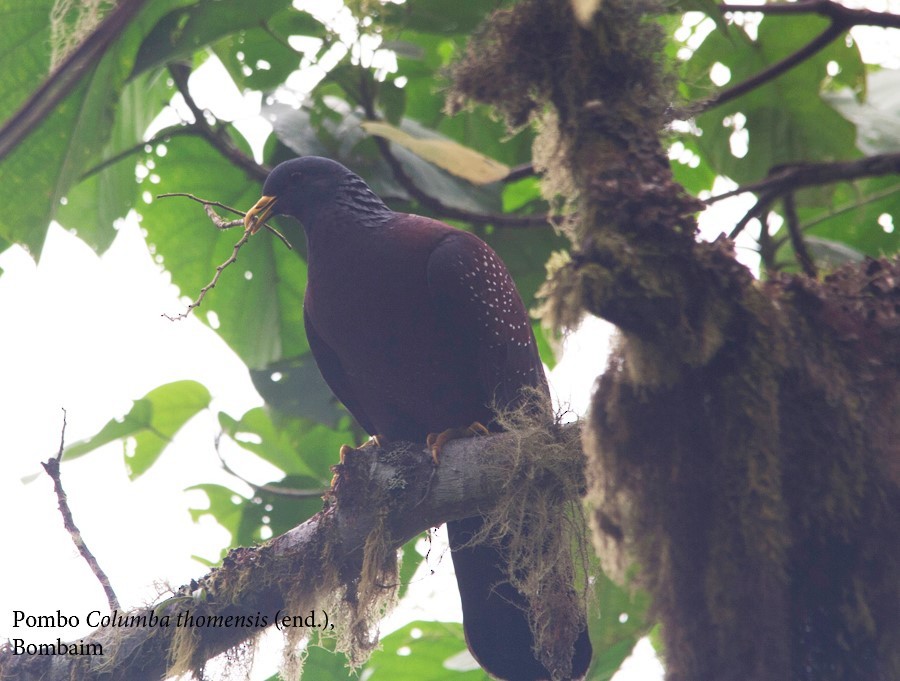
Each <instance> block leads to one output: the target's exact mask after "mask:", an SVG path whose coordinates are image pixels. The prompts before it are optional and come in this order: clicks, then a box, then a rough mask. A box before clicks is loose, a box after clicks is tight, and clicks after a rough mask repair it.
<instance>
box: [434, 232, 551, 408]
mask: <svg viewBox="0 0 900 681" xmlns="http://www.w3.org/2000/svg"><path fill="white" fill-rule="evenodd" d="M427 278H428V287H429V290H430V292H431V298H432V301H433V304H434V306H435V311H436V312H437V316H438V319H440V320H442V321H443V322H445V323H447V324H448V325H449V331H450V332H451V334H452V337H453V338H456V339H458V342H460V343H469V344H471V346H472V347H473V348H474V352H475V356H476V357H477V360H476V361H477V367H476V370H477V372H478V378H479V381H480V384H481V386H482V388H483V390H484V394H485V399H486V400H487V403H488V404H489V405H490V406H492V407H495V408H496V407H500V408H509V407H513V406H516V405H517V404H518V403H519V402H520V400H521V399H522V387H523V386H534V387H537V388H538V389H539V390H541V391H542V392H543V393H544V394H545V395H549V391H548V388H547V380H546V377H545V376H544V368H543V365H542V363H541V359H540V356H539V354H538V350H537V343H535V340H534V334H533V332H532V329H531V320H530V319H529V316H528V311H527V310H526V309H525V305H524V303H523V302H522V299H521V297H520V296H519V293H518V291H517V290H516V286H515V284H514V283H513V280H512V277H511V276H510V274H509V272H508V271H507V269H506V266H505V265H504V264H503V261H502V260H500V258H499V256H498V255H497V254H496V253H495V252H494V251H493V249H491V247H490V246H488V245H487V244H486V243H484V242H483V241H481V240H480V239H479V238H478V237H476V236H474V235H472V234H469V233H468V232H463V231H456V232H453V233H451V234H448V235H447V236H446V237H444V238H443V239H442V240H441V241H439V242H438V244H437V245H436V246H435V247H434V249H433V250H432V252H431V255H430V257H429V259H428V266H427ZM463 425H465V424H463Z"/></svg>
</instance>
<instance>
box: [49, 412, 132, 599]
mask: <svg viewBox="0 0 900 681" xmlns="http://www.w3.org/2000/svg"><path fill="white" fill-rule="evenodd" d="M62 413H63V423H62V431H61V432H60V435H59V451H58V452H57V454H56V456H55V457H50V459H48V460H47V461H42V462H41V466H43V467H44V470H45V471H46V472H47V475H49V476H50V479H51V480H53V491H54V492H56V499H57V501H58V502H59V513H60V515H62V519H63V526H65V528H66V532H68V533H69V536H70V537H71V538H72V541H73V542H74V544H75V548H77V549H78V553H80V554H81V557H82V558H84V560H85V562H86V563H87V564H88V567H89V568H90V569H91V572H93V573H94V576H95V577H96V578H97V581H98V582H100V586H102V587H103V592H104V593H105V594H106V600H107V601H108V602H109V609H110V611H113V610H118V609H119V608H120V607H121V606H120V605H119V598H118V597H117V596H116V592H115V591H114V590H113V588H112V584H110V582H109V577H107V576H106V573H105V572H103V569H102V568H101V567H100V564H99V563H98V562H97V559H96V558H95V557H94V554H93V553H91V551H90V549H88V547H87V544H85V542H84V538H83V537H82V536H81V531H80V530H79V529H78V528H77V527H76V526H75V520H74V518H73V517H72V510H71V509H70V508H69V501H68V499H67V497H66V492H65V490H64V489H63V486H62V476H61V475H60V468H59V464H60V462H61V461H62V455H63V450H64V449H65V445H66V410H65V409H63V410H62Z"/></svg>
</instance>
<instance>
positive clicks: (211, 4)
mask: <svg viewBox="0 0 900 681" xmlns="http://www.w3.org/2000/svg"><path fill="white" fill-rule="evenodd" d="M285 11H287V12H290V13H291V14H292V15H296V18H297V19H301V20H302V23H301V24H299V25H297V27H296V28H297V30H298V32H300V31H302V30H303V29H304V28H306V29H307V30H310V31H315V30H317V29H321V25H320V24H319V23H318V22H317V21H316V20H315V19H313V18H312V17H311V16H310V15H309V14H307V13H306V12H299V11H297V10H294V9H293V8H292V7H291V2H290V0H256V1H255V2H251V3H248V2H244V0H200V1H199V2H196V3H194V4H193V5H191V6H189V7H184V8H181V9H176V10H174V11H172V12H170V13H168V14H167V15H166V16H164V17H163V18H162V19H160V20H159V22H158V23H157V24H156V25H155V26H154V27H153V30H152V31H150V33H149V34H148V35H147V37H146V39H145V40H144V42H143V43H142V45H141V49H140V51H139V52H138V55H137V58H136V59H135V64H134V72H135V73H141V72H143V71H146V70H148V69H152V68H154V67H158V66H162V65H163V64H166V63H168V62H171V61H174V60H177V59H184V58H185V57H189V56H191V55H193V54H194V53H195V52H197V51H198V50H200V49H201V48H203V47H205V46H207V45H210V44H212V43H214V42H215V41H217V40H219V39H221V38H223V37H225V36H229V35H231V34H234V33H237V32H238V31H240V30H241V29H248V28H258V27H259V26H260V24H262V23H263V22H268V21H270V20H271V19H272V17H273V16H277V15H278V14H279V13H280V12H285Z"/></svg>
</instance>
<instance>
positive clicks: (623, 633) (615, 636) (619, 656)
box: [587, 568, 651, 681]
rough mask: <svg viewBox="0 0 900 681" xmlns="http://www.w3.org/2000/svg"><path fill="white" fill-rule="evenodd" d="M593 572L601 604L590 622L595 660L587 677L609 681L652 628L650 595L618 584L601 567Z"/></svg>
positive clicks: (593, 679)
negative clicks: (648, 614)
mask: <svg viewBox="0 0 900 681" xmlns="http://www.w3.org/2000/svg"><path fill="white" fill-rule="evenodd" d="M593 573H594V574H595V579H596V582H595V593H596V596H597V600H596V605H597V607H596V609H592V612H591V618H590V621H589V623H588V625H589V628H590V634H591V644H592V645H593V646H594V660H593V662H592V663H591V668H590V671H589V673H588V676H587V678H588V679H589V680H590V681H608V680H609V679H611V678H612V677H613V675H614V674H615V673H616V672H617V671H618V669H619V667H621V665H622V662H624V661H625V658H627V657H628V656H629V655H630V654H631V651H632V650H633V649H634V646H635V645H636V644H637V642H638V641H639V640H640V639H641V638H642V637H643V636H645V635H646V634H647V632H648V631H649V630H650V627H651V623H649V622H648V621H647V609H648V608H649V606H650V597H649V595H647V594H646V593H644V592H642V591H637V590H632V589H629V588H628V587H621V586H619V585H617V584H615V583H614V582H613V581H612V580H610V579H609V578H608V577H607V576H606V575H604V574H603V572H602V571H601V570H599V568H598V569H595V570H594V571H593Z"/></svg>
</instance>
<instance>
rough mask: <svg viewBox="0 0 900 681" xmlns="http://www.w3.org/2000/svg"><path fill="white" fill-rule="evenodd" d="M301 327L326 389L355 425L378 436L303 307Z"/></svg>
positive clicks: (326, 344)
mask: <svg viewBox="0 0 900 681" xmlns="http://www.w3.org/2000/svg"><path fill="white" fill-rule="evenodd" d="M303 326H304V327H305V328H306V338H307V340H308V341H309V349H310V350H312V354H313V357H314V358H315V360H316V364H317V365H318V367H319V371H320V372H321V374H322V378H324V379H325V382H326V383H327V384H328V387H329V388H331V392H333V393H334V396H335V397H337V398H338V400H340V401H341V403H342V404H343V405H344V406H345V407H347V410H348V411H349V412H350V413H351V414H352V415H353V418H355V419H356V421H357V423H359V425H360V426H362V427H363V430H365V431H366V432H367V433H368V434H369V435H378V432H377V431H376V429H375V425H374V424H373V423H372V421H371V419H370V418H369V417H368V416H367V415H366V412H365V410H364V409H363V408H362V404H361V403H360V401H359V399H358V398H357V397H356V393H355V391H354V390H353V386H352V385H350V381H349V380H348V377H347V373H346V372H345V371H344V367H343V366H342V365H341V360H340V359H339V358H338V356H337V353H335V351H334V350H332V348H331V346H329V345H328V343H326V342H325V341H324V340H323V339H322V337H321V336H320V335H319V333H318V332H317V331H316V327H315V325H314V324H313V321H312V319H310V316H309V312H308V310H307V307H306V306H305V305H304V307H303Z"/></svg>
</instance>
